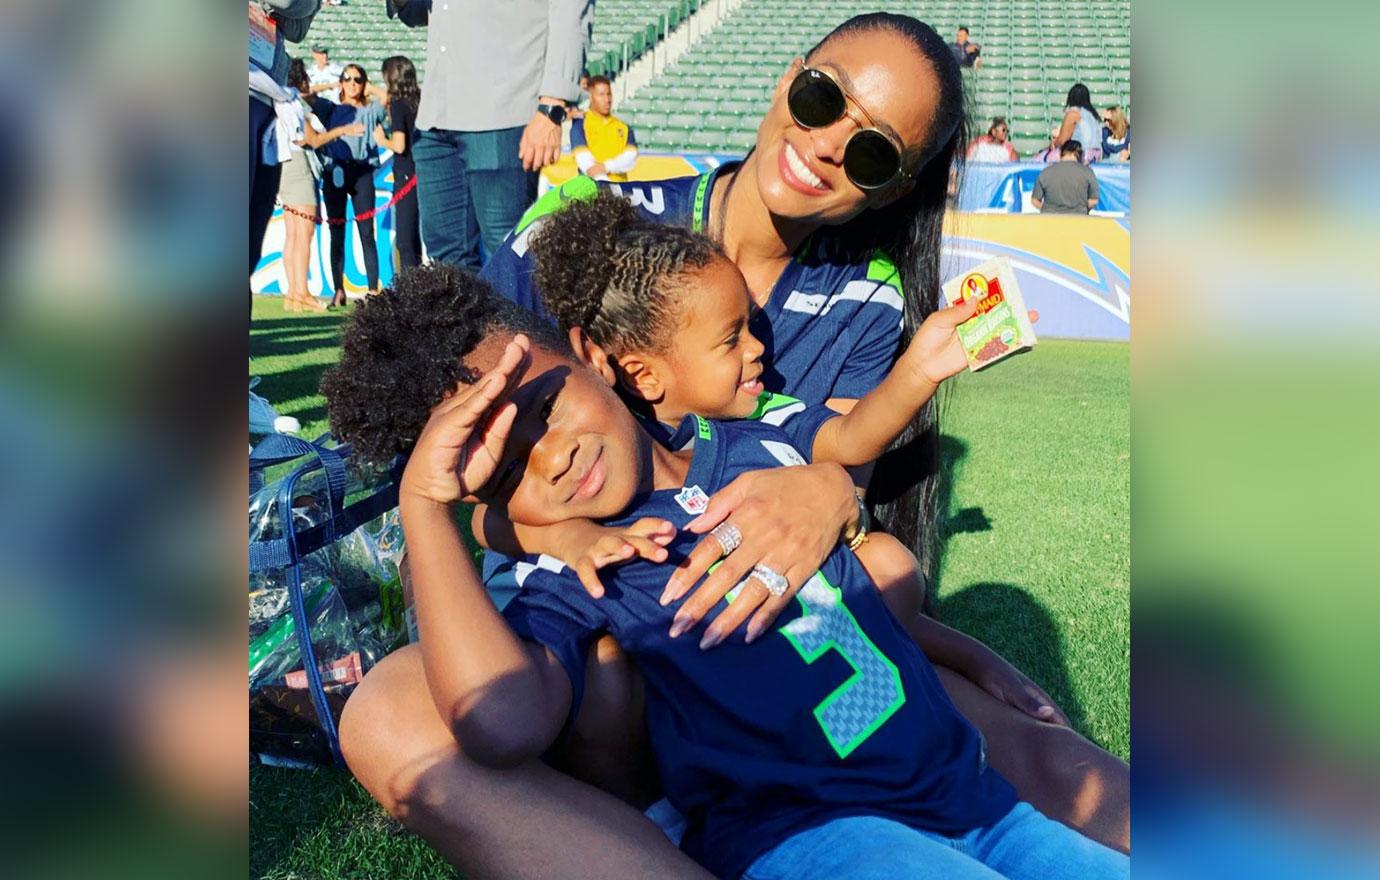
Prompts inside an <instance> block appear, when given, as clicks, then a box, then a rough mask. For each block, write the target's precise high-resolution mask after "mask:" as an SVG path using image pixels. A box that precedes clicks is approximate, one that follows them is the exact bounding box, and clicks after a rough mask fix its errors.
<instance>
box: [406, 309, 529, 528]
mask: <svg viewBox="0 0 1380 880" xmlns="http://www.w3.org/2000/svg"><path fill="white" fill-rule="evenodd" d="M530 362H531V343H530V342H529V341H528V340H527V337H526V336H523V335H521V334H518V335H517V336H515V337H513V341H512V342H509V343H508V346H507V348H505V349H504V350H503V354H502V356H501V357H500V358H499V360H498V364H497V366H495V367H494V368H493V369H492V370H490V371H489V372H488V373H485V374H484V376H483V377H481V378H480V379H479V381H477V382H475V383H474V384H473V385H460V386H459V387H458V390H457V391H456V393H455V394H453V395H451V396H450V397H448V398H446V399H445V400H444V401H442V402H441V403H440V404H439V405H437V407H436V408H435V409H434V410H432V412H431V418H430V419H428V420H427V423H426V427H425V428H424V429H422V434H421V436H420V437H418V438H417V445H416V446H415V447H414V448H413V450H412V456H411V458H409V459H408V462H407V468H406V470H404V471H403V477H402V483H401V485H400V487H399V491H400V494H402V495H404V496H410V497H413V498H418V499H423V500H427V501H432V502H435V503H437V504H451V503H453V502H456V501H461V500H467V499H472V498H473V496H474V493H475V492H476V491H477V490H478V489H479V488H480V487H481V486H483V485H484V483H485V482H487V481H488V480H489V478H490V477H492V476H493V474H494V471H496V470H497V469H498V463H499V458H500V456H501V455H502V454H503V445H504V443H506V442H507V439H508V432H509V431H510V430H511V429H512V426H513V419H514V418H515V417H516V416H517V407H516V406H514V405H513V404H512V403H509V402H507V400H506V398H507V396H508V395H509V394H510V393H511V392H512V390H513V389H514V388H515V387H517V384H518V383H519V382H520V381H522V376H523V374H524V373H525V372H526V371H527V366H528V364H529V363H530Z"/></svg>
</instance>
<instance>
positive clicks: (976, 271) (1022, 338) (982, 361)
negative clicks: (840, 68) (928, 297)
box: [944, 257, 1036, 370]
mask: <svg viewBox="0 0 1380 880" xmlns="http://www.w3.org/2000/svg"><path fill="white" fill-rule="evenodd" d="M944 299H945V301H947V302H948V304H949V305H951V306H953V305H958V304H959V303H961V302H965V301H967V300H969V299H976V300H977V314H976V315H974V316H973V317H971V318H969V319H968V320H967V321H964V322H963V323H962V324H959V325H958V339H959V341H960V342H961V343H963V350H964V351H966V352H967V353H968V369H970V370H980V369H982V368H983V367H986V366H989V365H991V364H994V363H996V362H997V361H999V360H1001V359H1002V358H1004V357H1007V356H1009V355H1013V354H1015V353H1016V352H1019V351H1025V350H1026V349H1029V348H1033V347H1034V346H1035V342H1036V339H1035V330H1034V328H1033V327H1031V326H1030V315H1029V313H1028V312H1027V311H1026V308H1025V300H1024V299H1022V298H1021V290H1020V287H1019V286H1018V285H1017V284H1016V273H1015V271H1014V270H1013V269H1012V268H1011V261H1010V260H1009V259H1008V258H1006V257H994V258H992V259H990V260H988V261H987V262H985V263H982V264H981V265H978V266H974V267H973V268H972V269H970V270H968V271H967V272H964V273H963V274H962V275H959V276H958V277H957V278H953V279H950V280H949V282H948V283H946V284H945V285H944Z"/></svg>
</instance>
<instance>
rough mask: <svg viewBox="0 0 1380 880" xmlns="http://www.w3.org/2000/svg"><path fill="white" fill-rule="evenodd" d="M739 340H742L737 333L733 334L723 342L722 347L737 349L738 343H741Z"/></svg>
mask: <svg viewBox="0 0 1380 880" xmlns="http://www.w3.org/2000/svg"><path fill="white" fill-rule="evenodd" d="M741 339H742V338H741V337H740V336H739V335H738V334H737V333H734V334H733V335H732V336H730V337H728V338H727V339H725V340H724V345H727V346H728V347H729V348H737V347H738V343H739V342H740V341H741Z"/></svg>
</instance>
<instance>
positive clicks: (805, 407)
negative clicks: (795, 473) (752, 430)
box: [748, 391, 839, 461]
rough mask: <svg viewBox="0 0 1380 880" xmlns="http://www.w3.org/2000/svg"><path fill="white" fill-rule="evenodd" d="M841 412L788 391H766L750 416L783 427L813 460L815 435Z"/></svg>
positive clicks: (805, 455)
mask: <svg viewBox="0 0 1380 880" xmlns="http://www.w3.org/2000/svg"><path fill="white" fill-rule="evenodd" d="M838 417H839V414H838V413H836V412H834V411H833V410H832V409H830V408H829V407H827V406H824V405H823V404H809V403H806V402H805V401H803V400H798V399H796V398H794V397H791V396H789V395H786V394H774V393H772V392H770V391H765V392H763V393H762V396H761V397H759V398H757V409H756V410H754V411H753V413H752V415H751V416H749V417H748V418H751V419H754V420H756V421H759V422H762V423H763V424H767V425H775V426H776V427H778V428H780V429H781V430H782V432H783V433H785V434H786V436H788V437H789V438H790V440H791V445H792V446H794V447H795V449H796V451H797V452H799V453H800V454H801V455H802V456H803V457H804V458H805V459H806V460H807V461H814V448H815V436H816V435H817V434H819V429H820V428H822V427H824V423H825V422H827V421H829V420H830V419H836V418H838Z"/></svg>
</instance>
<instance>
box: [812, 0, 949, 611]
mask: <svg viewBox="0 0 1380 880" xmlns="http://www.w3.org/2000/svg"><path fill="white" fill-rule="evenodd" d="M875 31H888V32H890V33H893V34H896V35H898V36H901V37H904V38H905V39H906V40H907V41H908V42H909V43H910V44H911V45H912V46H913V47H914V48H915V51H917V52H919V53H920V54H921V55H922V56H924V58H925V60H926V61H928V62H929V65H930V68H931V69H932V70H933V71H934V75H935V79H936V80H937V81H938V85H939V100H938V102H937V106H936V108H935V111H934V118H933V119H931V120H930V125H929V128H928V132H929V134H928V137H927V139H926V141H925V142H924V143H923V144H917V145H915V146H914V147H913V148H912V149H911V150H909V151H908V153H907V157H906V158H907V160H908V161H909V162H910V164H909V166H908V169H909V170H910V172H911V173H912V174H913V180H912V182H913V186H912V188H911V190H910V192H908V193H907V194H906V195H904V196H902V197H901V198H899V199H897V200H896V201H894V202H892V203H891V204H889V205H887V206H886V207H884V208H879V209H876V210H871V211H865V212H863V213H862V214H860V215H858V216H857V217H855V218H854V219H853V220H850V221H849V222H848V223H846V224H845V225H843V226H841V227H839V229H838V234H839V236H840V238H841V239H842V240H843V241H844V242H845V243H846V244H847V246H850V247H851V248H853V249H856V250H857V251H858V252H859V253H867V252H869V251H881V252H882V253H883V254H884V255H886V256H887V257H888V258H890V260H891V261H892V262H893V263H894V264H895V265H896V269H897V272H898V273H899V274H900V279H901V290H902V293H903V297H902V299H903V301H904V311H903V315H904V322H903V329H902V333H901V350H903V349H904V347H905V346H906V345H907V344H909V342H910V339H911V337H912V336H913V335H914V334H915V331H916V330H917V329H918V328H919V327H920V324H921V322H923V321H924V320H925V319H926V318H927V317H929V316H930V314H932V313H933V312H934V311H935V310H936V309H937V308H938V307H939V288H940V285H941V284H942V283H943V282H944V279H943V277H942V276H941V268H940V255H941V249H942V246H943V235H944V211H945V209H946V208H947V206H948V199H949V191H950V186H951V183H952V181H953V180H954V179H956V178H955V176H961V172H962V163H963V156H964V154H965V153H966V152H967V146H968V122H967V116H968V113H967V102H966V100H965V97H964V93H963V75H962V74H961V73H960V72H959V69H958V62H956V61H955V60H954V56H953V53H952V52H951V51H950V50H949V44H948V43H947V42H946V41H945V39H944V38H943V37H941V36H940V35H939V34H938V33H936V32H935V30H934V29H933V28H932V27H930V26H929V25H927V24H925V23H924V22H922V21H920V20H918V19H915V18H912V17H911V16H909V15H896V14H893V13H889V12H873V13H868V14H865V15H858V16H854V17H853V18H850V19H849V20H848V21H845V22H844V23H843V24H841V25H839V26H838V27H836V28H834V30H832V31H831V32H830V33H829V34H828V35H827V36H825V37H824V39H822V40H820V41H819V43H818V44H817V45H816V46H815V47H814V48H813V49H811V50H810V52H809V54H807V55H806V61H807V62H808V61H809V58H810V56H811V55H814V54H815V53H816V52H818V51H819V50H820V48H821V47H823V46H825V45H826V44H828V43H829V41H830V40H833V39H835V38H837V37H841V36H846V35H850V34H861V33H867V32H875ZM940 465H941V463H940V458H939V413H938V409H937V408H936V405H935V402H934V401H933V400H931V401H930V402H929V404H927V405H926V406H925V408H924V409H923V410H921V411H920V413H919V414H917V415H916V417H915V419H914V420H913V421H912V422H911V424H910V425H909V426H908V427H907V428H906V430H905V431H904V432H903V433H902V434H901V436H900V437H899V438H898V439H897V440H896V442H895V443H894V444H892V448H891V450H890V451H889V452H887V453H886V454H885V455H883V456H882V458H881V459H880V460H879V461H878V463H877V467H876V469H875V470H874V472H873V476H872V481H871V484H870V488H869V489H868V493H867V498H868V502H869V503H870V504H871V505H872V507H873V512H874V515H875V516H876V517H877V519H878V521H879V522H880V523H881V524H882V525H883V526H884V527H885V528H886V530H887V531H888V532H889V533H891V534H892V535H893V536H895V537H896V538H897V539H899V540H900V541H901V542H903V543H904V544H905V545H906V546H907V547H909V548H910V549H911V551H912V552H914V553H915V556H916V558H917V559H919V561H920V568H921V571H922V572H923V573H924V575H925V578H926V580H927V581H929V582H931V583H932V582H933V579H934V575H935V574H936V572H935V571H934V564H935V561H936V560H937V558H938V550H939V514H940V511H938V510H937V507H938V499H939V481H940V479H941V478H942V475H941V474H940ZM929 592H930V591H929V590H927V595H926V600H925V602H926V608H927V610H929V609H932V608H933V605H932V596H930V595H929Z"/></svg>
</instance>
